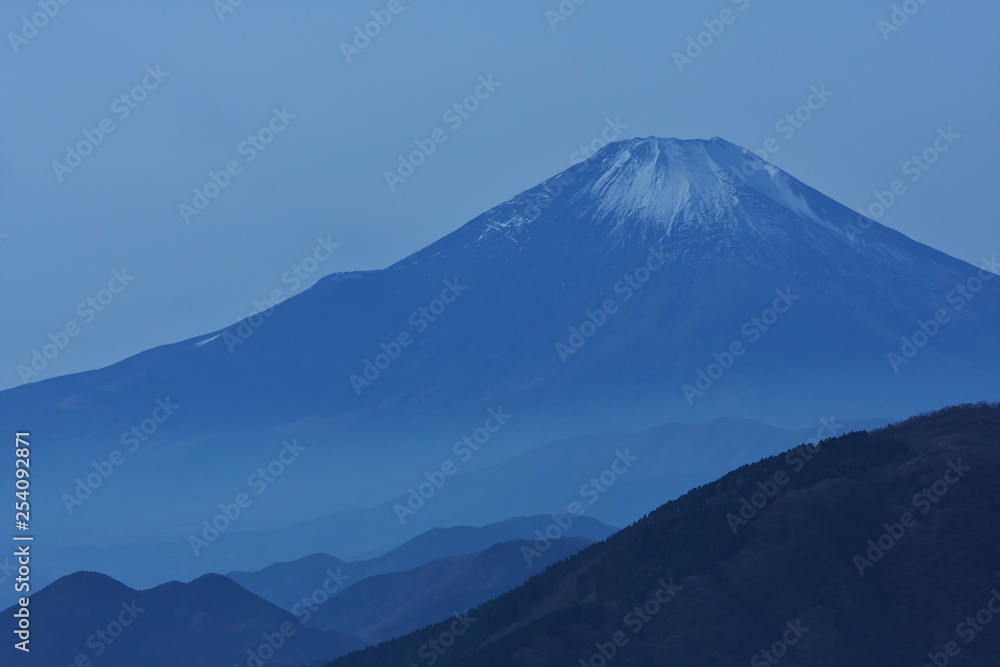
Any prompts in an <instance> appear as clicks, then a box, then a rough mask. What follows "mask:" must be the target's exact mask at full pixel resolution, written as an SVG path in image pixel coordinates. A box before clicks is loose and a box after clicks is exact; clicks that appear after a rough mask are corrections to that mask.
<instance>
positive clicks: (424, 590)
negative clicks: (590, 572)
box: [306, 537, 593, 644]
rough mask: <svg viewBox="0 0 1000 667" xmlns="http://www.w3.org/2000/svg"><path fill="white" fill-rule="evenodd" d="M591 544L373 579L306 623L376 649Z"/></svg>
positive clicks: (442, 562)
mask: <svg viewBox="0 0 1000 667" xmlns="http://www.w3.org/2000/svg"><path fill="white" fill-rule="evenodd" d="M591 544H593V542H591V541H590V540H588V539H586V538H581V537H569V538H557V539H555V540H547V539H543V540H513V541H510V542H502V543H500V544H496V545H494V546H492V547H490V548H489V549H486V550H485V551H481V552H479V553H470V554H461V555H459V556H450V557H448V558H441V559H439V560H436V561H434V562H432V563H428V564H427V565H423V566H421V567H418V568H415V569H412V570H407V571H405V572H393V573H391V574H379V575H374V576H371V577H367V578H366V579H364V580H362V581H360V582H359V583H358V584H356V585H354V586H352V587H350V588H349V589H347V590H345V591H344V592H343V593H341V594H339V595H337V596H335V597H333V598H332V599H331V600H330V601H329V602H327V603H326V604H323V605H319V606H318V607H317V609H316V611H315V613H313V614H311V615H309V617H308V620H307V621H306V624H307V625H310V626H312V627H317V628H322V629H323V630H331V631H337V632H342V633H345V634H349V635H351V636H354V637H357V638H358V639H361V640H363V641H365V642H367V643H371V644H375V643H378V642H381V641H385V640H387V639H392V638H393V637H398V636H400V635H403V634H405V633H407V632H411V631H413V630H416V629H418V628H422V627H424V626H426V625H429V624H431V623H435V622H437V621H440V620H443V619H446V618H448V617H450V616H454V615H457V614H460V613H461V612H464V611H466V610H467V609H469V608H471V607H476V606H478V605H480V604H482V603H483V602H486V601H488V600H491V599H493V598H495V597H497V596H498V595H501V594H503V593H506V592H507V591H509V590H511V589H512V588H515V587H516V586H519V585H520V584H522V583H524V581H525V580H526V579H528V578H529V577H531V576H532V575H535V574H538V573H539V572H541V571H542V570H544V569H545V568H546V567H548V566H549V565H552V564H553V563H557V562H559V561H560V560H562V559H564V558H566V557H568V556H571V555H573V554H575V553H576V552H578V551H580V550H581V549H583V548H584V547H587V546H589V545H591ZM307 609H308V608H307Z"/></svg>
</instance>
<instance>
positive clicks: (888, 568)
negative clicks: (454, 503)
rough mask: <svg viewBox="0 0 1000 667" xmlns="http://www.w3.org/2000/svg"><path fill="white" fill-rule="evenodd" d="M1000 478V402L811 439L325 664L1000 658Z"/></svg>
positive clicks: (713, 664) (523, 666) (692, 664)
mask: <svg viewBox="0 0 1000 667" xmlns="http://www.w3.org/2000/svg"><path fill="white" fill-rule="evenodd" d="M998 478H1000V406H997V405H985V404H980V405H964V406H960V407H952V408H947V409H944V410H941V411H939V412H935V413H932V414H927V415H922V416H919V417H915V418H912V419H910V420H907V421H905V422H902V423H900V424H896V425H893V426H891V427H888V428H886V429H881V430H878V431H873V432H870V433H866V432H855V433H850V434H847V435H843V436H841V437H838V438H834V439H830V440H825V441H823V442H821V443H820V445H819V446H818V447H816V448H813V447H810V446H803V447H800V448H797V449H795V450H792V451H789V452H787V453H786V454H783V455H780V456H776V457H771V458H768V459H765V460H762V461H759V462H758V463H755V464H752V465H746V466H743V467H741V468H739V469H737V470H735V471H733V472H731V473H730V474H728V475H726V476H725V477H723V478H721V479H719V480H718V481H716V482H713V483H711V484H708V485H705V486H702V487H700V488H697V489H695V490H693V491H691V492H690V493H688V494H686V495H684V496H683V497H681V498H679V499H678V500H676V501H673V502H670V503H667V504H666V505H663V506H662V507H660V508H658V509H656V510H655V511H653V512H652V513H650V514H649V515H648V516H646V517H644V518H643V519H642V520H640V521H638V522H636V523H635V524H633V525H632V526H629V527H628V528H626V529H625V530H623V531H621V532H619V533H617V534H616V535H614V536H612V537H611V538H609V539H608V540H606V541H605V542H603V543H600V544H597V545H594V546H592V547H589V548H587V549H585V550H584V551H582V552H580V553H579V554H577V555H575V556H573V557H571V558H570V559H568V560H566V561H564V562H562V563H559V564H557V565H555V566H553V567H551V568H549V569H548V570H546V571H545V572H543V573H542V574H540V575H539V576H536V577H533V578H532V579H530V580H529V581H528V582H526V583H525V584H524V585H523V586H521V587H519V588H517V589H515V590H513V591H511V592H510V593H508V594H506V595H503V596H501V597H499V598H497V599H496V600H493V601H491V602H489V603H487V604H485V605H482V606H480V607H478V608H476V609H473V610H471V611H470V612H469V613H468V614H466V615H464V616H462V617H461V618H458V619H456V620H449V621H447V622H444V623H439V624H437V625H434V626H430V627H428V628H424V629H423V630H421V631H418V632H416V633H413V634H411V635H407V636H406V637H402V638H399V639H396V640H393V641H390V642H387V643H385V644H382V645H380V646H378V647H375V648H370V649H367V650H365V651H361V652H357V653H353V654H350V655H348V656H344V657H342V658H340V659H338V660H336V661H334V662H333V663H331V665H333V666H335V667H362V666H364V667H375V666H378V667H381V666H383V665H410V664H418V665H420V664H428V665H429V664H432V663H433V664H436V665H468V666H470V667H471V666H476V667H489V666H497V667H499V666H503V667H512V666H519V667H529V666H536V665H537V666H539V667H541V666H543V665H544V666H550V667H558V666H561V665H565V666H567V667H569V666H574V667H577V666H579V665H603V664H606V663H607V664H614V665H620V666H621V667H635V666H639V665H643V666H645V665H665V664H670V665H683V666H684V667H701V666H704V667H723V666H726V665H746V664H748V663H749V664H751V665H771V664H777V663H778V662H781V661H782V659H784V664H787V665H810V666H812V665H816V666H820V665H829V666H830V667H834V666H841V665H853V666H856V667H868V666H871V667H881V666H883V665H922V664H924V663H930V664H945V662H943V661H953V662H954V664H956V665H957V664H962V665H967V666H982V667H985V666H986V665H994V666H995V665H997V664H998V659H997V656H998V655H1000V485H998V484H997V479H998ZM540 546H543V545H540ZM786 656H787V657H786ZM957 656H961V659H959V658H958V657H957ZM935 660H936V661H937V662H936V663H935Z"/></svg>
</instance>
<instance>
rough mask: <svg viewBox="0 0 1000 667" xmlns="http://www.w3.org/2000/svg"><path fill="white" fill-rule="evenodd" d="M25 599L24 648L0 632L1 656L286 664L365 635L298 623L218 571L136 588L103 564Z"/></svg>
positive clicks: (68, 661) (168, 664)
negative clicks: (27, 635)
mask: <svg viewBox="0 0 1000 667" xmlns="http://www.w3.org/2000/svg"><path fill="white" fill-rule="evenodd" d="M29 609H30V610H31V641H30V644H29V647H30V649H31V650H30V652H29V653H23V652H21V651H18V650H16V649H14V648H13V646H12V645H13V641H5V642H4V643H3V647H2V648H0V655H3V656H4V660H3V664H5V665H15V664H16V665H31V666H35V665H37V666H38V667H52V666H53V665H88V664H92V665H101V666H102V667H132V666H134V665H143V667H177V666H178V665H186V666H187V667H222V666H224V665H233V664H243V665H247V664H250V665H260V664H265V663H266V664H286V665H291V664H306V663H309V662H314V661H316V660H317V659H321V658H326V659H329V658H330V657H331V655H339V654H343V653H346V652H347V651H349V650H352V649H355V648H358V647H359V646H361V645H362V644H361V642H359V641H358V640H356V639H354V638H351V637H348V636H346V635H342V634H339V633H335V632H324V631H321V630H317V629H315V628H307V627H304V626H303V625H302V624H301V623H299V621H298V620H297V619H296V618H295V617H294V616H293V615H292V614H290V613H288V612H286V611H284V610H282V609H279V608H278V607H276V606H274V605H273V604H271V603H270V602H267V601H265V600H263V599H261V598H259V597H257V596H256V595H254V594H253V593H250V592H249V591H246V590H244V589H243V588H240V587H239V586H238V585H236V584H235V583H233V582H232V581H230V580H229V579H226V578H225V577H222V576H219V575H206V576H204V577H202V578H200V579H197V580H196V581H192V582H191V583H189V584H182V583H179V582H176V581H175V582H171V583H169V584H163V585H162V586H157V587H156V588H153V589H151V590H145V591H137V590H134V589H131V588H129V587H128V586H125V585H124V584H122V583H120V582H118V581H116V580H114V579H111V578H110V577H106V576H104V575H101V574H95V573H92V572H78V573H76V574H73V575H70V576H67V577H63V578H62V579H60V580H58V581H56V582H55V583H53V584H51V585H50V586H48V587H46V588H45V589H44V590H42V591H39V592H38V593H35V594H34V595H33V596H32V597H31V604H30V606H29ZM13 613H14V609H13V608H11V609H7V610H6V611H4V612H3V616H4V618H5V619H11V618H12V617H13ZM4 627H5V628H6V627H8V622H5V623H4ZM5 634H7V633H5ZM248 661H249V662H248Z"/></svg>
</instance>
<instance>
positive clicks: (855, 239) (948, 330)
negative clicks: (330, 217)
mask: <svg viewBox="0 0 1000 667" xmlns="http://www.w3.org/2000/svg"><path fill="white" fill-rule="evenodd" d="M989 266H992V265H989ZM994 275H995V274H994V273H991V272H990V271H988V270H985V269H980V268H979V267H975V266H972V265H970V264H967V263H965V262H962V261H959V260H957V259H954V258H952V257H949V256H947V255H945V254H943V253H940V252H938V251H936V250H934V249H932V248H929V247H927V246H924V245H922V244H920V243H917V242H916V241H913V240H911V239H909V238H907V237H905V236H903V235H902V234H899V233H897V232H895V231H893V230H891V229H888V228H886V227H884V226H881V225H879V224H877V223H875V222H874V221H872V220H868V219H865V218H861V217H859V216H858V215H857V214H856V213H855V212H853V211H851V210H850V209H848V208H846V207H844V206H842V205H841V204H838V203H837V202H835V201H833V200H831V199H829V198H828V197H826V196H824V195H822V194H821V193H820V192H818V191H816V190H814V189H812V188H811V187H809V186H807V185H805V184H803V183H801V182H799V181H797V180H795V179H794V178H793V177H791V176H789V175H788V174H786V173H784V172H782V171H781V170H779V169H777V168H776V167H774V166H773V165H771V164H769V163H767V162H766V161H764V160H761V159H760V158H758V157H756V156H755V155H753V154H751V153H750V152H748V151H746V150H745V149H742V148H740V147H738V146H735V145H733V144H731V143H729V142H727V141H724V140H722V139H713V140H709V141H702V140H691V141H684V140H676V139H658V138H652V137H651V138H645V139H630V140H627V141H622V142H617V143H614V144H611V145H609V146H607V147H606V148H604V149H602V150H601V151H599V152H598V153H596V154H595V155H594V156H593V157H591V158H589V159H587V160H586V161H584V162H582V163H580V164H577V165H575V166H573V167H571V168H570V169H568V170H566V171H565V172H563V173H561V174H558V175H556V176H554V177H553V178H551V179H549V180H547V181H545V182H544V183H541V184H539V185H538V186H536V187H534V188H531V189H530V190H527V191H525V192H523V193H521V194H518V195H516V196H515V197H513V198H511V199H510V200H508V201H506V202H504V203H502V204H499V205H498V206H495V207H494V208H492V209H490V210H488V211H486V212H485V213H483V214H482V215H480V216H478V217H477V218H475V219H473V220H472V221H470V222H468V223H467V224H465V225H463V226H462V227H461V228H459V229H458V230H456V231H455V232H453V233H452V234H449V235H448V236H446V237H444V238H442V239H440V240H439V241H437V242H435V243H433V244H432V245H430V246H428V247H427V248H424V249H423V250H421V251H419V252H417V253H414V254H413V255H411V256H409V257H407V258H405V259H403V260H401V261H400V262H397V263H396V264H394V265H392V266H390V267H388V268H385V269H382V270H377V271H361V272H351V273H339V274H334V275H331V276H328V277H327V278H325V279H323V280H321V281H320V282H319V283H318V284H316V285H315V286H314V287H313V288H311V289H309V290H307V291H306V292H304V293H302V294H300V295H298V296H296V297H295V298H292V299H289V300H287V301H285V302H283V303H281V304H279V305H277V306H276V307H274V308H273V309H268V310H266V311H265V313H263V314H260V315H258V316H255V317H252V318H249V319H248V320H245V321H243V322H239V323H235V324H234V325H233V326H231V327H227V328H226V329H223V330H220V331H215V332H208V333H206V334H205V335H204V336H199V337H197V338H194V339H191V340H187V341H182V342H179V343H176V344H173V345H166V346H163V347H159V348H156V349H153V350H149V351H147V352H144V353H142V354H139V355H136V356H134V357H131V358H129V359H126V360H124V361H122V362H120V363H118V364H115V365H113V366H110V367H107V368H103V369H100V370H96V371H93V372H88V373H80V374H76V375H71V376H67V377H62V378H56V379H52V380H48V381H44V382H39V383H37V384H29V385H25V386H22V387H19V388H16V389H12V390H8V391H5V392H2V393H0V415H3V417H2V423H3V425H5V426H6V427H7V430H8V432H12V431H14V430H23V429H24V428H25V426H26V425H28V426H29V427H30V428H31V429H32V431H33V437H34V438H36V440H37V441H38V442H39V443H44V446H43V447H39V448H38V449H37V450H36V451H35V453H34V457H35V464H36V465H37V466H38V467H39V468H40V469H44V470H45V474H44V475H40V476H39V477H38V479H37V481H36V482H35V484H36V486H35V489H36V490H37V495H36V496H35V497H36V499H37V500H36V509H37V512H38V516H39V517H40V518H39V519H38V520H37V522H36V527H37V529H38V530H39V531H45V533H46V534H48V535H51V536H53V538H52V539H53V541H54V544H52V547H53V550H54V551H53V552H52V553H53V558H51V559H50V560H49V561H48V562H47V564H45V565H42V564H40V565H39V567H40V568H44V567H49V568H51V570H50V571H49V572H48V576H50V577H51V576H54V575H55V574H62V573H65V572H68V571H72V570H75V569H80V565H79V560H77V558H78V556H77V555H76V554H91V555H93V556H94V557H95V558H97V559H98V560H100V561H101V562H110V563H112V566H113V571H114V572H115V573H116V574H117V573H118V572H119V571H120V572H128V574H129V575H130V576H133V575H135V574H137V573H136V569H138V564H139V563H140V561H141V560H144V559H141V558H137V557H136V555H135V554H139V553H148V554H150V558H152V559H155V558H157V557H158V555H160V556H162V555H163V554H168V553H169V554H170V556H169V557H168V560H169V561H171V562H176V563H180V562H181V561H182V560H184V561H185V562H184V563H183V565H184V567H186V568H189V569H197V570H199V571H206V570H207V569H209V566H208V563H209V562H210V561H211V560H212V559H213V558H216V557H221V555H222V554H225V557H224V558H223V560H227V559H229V558H230V556H231V554H247V553H252V550H248V549H246V548H243V547H242V546H241V547H240V548H233V549H232V551H225V548H224V547H223V546H222V545H223V542H222V540H223V539H233V536H235V535H236V534H242V535H244V536H248V535H250V534H256V535H258V536H259V535H263V534H264V533H268V534H270V535H271V536H272V537H273V536H274V533H273V532H269V531H273V530H277V529H279V528H282V527H286V526H289V525H291V524H297V525H298V524H301V523H302V522H306V523H308V522H309V521H311V520H317V521H318V520H321V519H322V518H323V517H329V516H331V515H337V516H339V517H341V518H342V519H343V518H344V517H353V518H354V520H353V521H345V522H342V523H341V524H339V525H341V527H347V526H349V527H350V529H349V530H341V531H340V532H339V533H338V534H339V535H340V536H342V537H343V536H347V535H349V537H350V540H351V541H352V542H353V543H354V544H355V548H356V549H358V551H359V552H360V553H366V552H374V551H378V550H380V549H381V550H384V549H385V548H387V547H389V546H392V545H394V544H399V543H401V542H402V541H404V540H406V539H408V538H410V537H412V536H414V535H415V534H417V533H419V532H422V531H423V530H426V529H428V528H431V527H433V526H434V525H448V523H449V521H450V523H451V524H454V523H473V524H480V525H481V524H483V523H487V522H489V521H494V520H497V519H499V518H502V517H509V516H512V515H514V514H537V513H541V512H547V511H555V510H556V509H558V508H550V507H549V506H550V504H551V502H552V498H551V495H550V494H548V493H547V492H548V489H549V485H548V484H547V483H546V480H561V479H562V475H563V472H564V471H563V465H562V464H561V463H560V462H558V461H553V460H552V459H546V460H544V463H541V462H540V463H539V465H538V466H536V467H533V466H528V467H523V466H522V467H519V468H518V470H519V471H521V472H517V473H515V477H510V476H508V475H496V476H492V477H490V476H488V475H483V474H481V476H480V477H478V478H477V482H476V483H477V485H478V490H479V491H481V492H482V493H481V495H480V496H479V497H478V499H477V503H476V504H473V505H470V506H468V507H466V508H464V509H463V511H464V514H463V515H462V516H461V517H456V516H455V514H454V513H455V512H456V511H457V510H456V508H459V507H463V506H461V505H460V504H454V503H443V502H442V499H443V497H444V496H443V495H442V496H438V497H437V498H436V499H435V498H427V502H426V503H424V504H425V505H426V507H422V508H421V509H420V510H419V512H417V513H416V514H415V515H414V516H413V517H411V518H412V519H413V521H412V522H410V521H409V520H405V521H404V520H403V519H400V520H398V521H397V519H396V510H395V509H394V505H395V503H396V502H398V501H399V499H400V498H406V497H407V496H408V495H412V493H416V492H417V491H411V489H413V490H416V489H419V488H421V485H423V484H425V483H431V484H433V486H434V487H435V488H436V489H440V492H441V493H442V494H444V493H446V492H447V491H448V489H449V488H451V487H450V486H449V485H451V484H452V482H453V481H455V482H457V480H458V479H460V478H462V476H465V475H468V474H470V473H472V472H475V471H482V470H485V469H486V468H487V467H489V466H491V465H496V464H500V463H501V462H502V461H504V460H507V459H510V458H511V457H514V456H525V457H527V458H526V459H522V460H529V459H530V454H529V453H530V452H532V451H534V450H535V449H536V448H538V447H541V446H542V445H545V444H546V443H548V442H551V441H553V440H556V439H561V438H567V437H571V436H574V437H575V436H588V435H594V434H599V433H617V432H629V433H635V432H638V431H642V430H643V429H647V428H650V427H653V426H655V425H657V424H663V423H665V422H684V423H698V422H707V421H709V420H711V419H713V418H723V417H724V418H731V417H738V418H752V419H755V420H758V421H761V422H764V423H769V424H772V425H775V426H781V427H786V428H791V427H794V428H803V427H805V426H807V425H815V424H817V423H818V421H819V419H820V418H826V417H828V416H830V415H835V416H836V417H838V418H840V419H844V418H847V417H850V418H854V419H863V418H879V417H885V418H895V417H901V416H904V415H906V414H911V413H913V412H917V411H919V410H922V409H929V408H932V407H937V406H940V405H944V404H949V403H956V402H961V401H968V400H984V399H988V400H996V399H997V398H1000V385H998V383H997V382H996V374H995V369H996V368H998V362H1000V281H994V280H992V278H993V276H994ZM265 305H266V304H265ZM15 419H16V423H15V421H14V420H15ZM293 440H294V442H293ZM669 447H671V448H677V450H678V456H679V457H682V458H683V457H685V456H686V455H687V454H686V453H685V452H684V451H683V450H684V448H685V444H684V441H683V439H681V440H679V441H676V442H672V443H671V444H670V445H669ZM614 450H615V448H614V447H612V448H611V451H609V452H608V453H609V454H610V456H609V457H607V458H608V464H610V463H611V461H612V460H613V457H614V456H615V454H614ZM116 451H117V452H118V455H117V456H116V455H114V454H113V453H114V452H116ZM110 457H114V459H113V461H114V462H109V461H111V458H110ZM540 461H542V460H540ZM109 466H110V467H109ZM269 470H270V471H271V472H268V471H269ZM260 471H263V472H260ZM523 471H528V472H527V473H526V474H528V475H530V476H531V478H532V480H533V482H532V484H530V485H526V484H521V483H520V481H519V479H518V478H517V476H516V475H520V474H522V472H523ZM601 472H602V469H597V470H594V471H593V472H590V471H588V472H587V473H586V474H587V475H588V477H585V478H584V479H581V480H579V481H574V482H573V484H574V485H575V486H576V487H577V488H579V486H580V485H582V484H583V483H585V482H586V481H587V479H588V478H589V475H591V474H600V473H601ZM275 473H277V474H275ZM94 475H97V476H96V477H95V476H94ZM706 478H707V477H706V476H705V470H704V469H699V470H696V471H693V472H692V473H691V476H690V477H687V478H682V479H678V480H677V483H678V485H679V486H680V487H681V488H687V487H689V486H692V485H693V484H694V483H698V482H700V481H704V479H706ZM466 479H468V477H466ZM91 481H93V483H91ZM438 482H441V484H440V485H439V484H438ZM651 487H655V482H654V483H653V484H650V485H649V486H645V487H642V488H636V489H632V490H631V491H629V492H630V493H633V494H635V495H634V496H633V502H631V504H630V505H629V507H640V506H641V507H649V506H654V505H655V504H657V503H659V502H662V501H663V500H664V498H662V497H655V498H650V497H649V496H648V495H647V494H649V493H650V491H649V490H650V488H651ZM423 488H424V489H428V488H429V487H426V486H425V487H423ZM623 488H631V487H629V486H628V485H623V486H621V487H619V488H618V491H619V492H624V491H622V489H623ZM511 489H517V490H516V492H515V491H511ZM240 494H247V497H248V498H249V499H250V500H251V501H252V505H248V506H247V507H245V508H243V510H242V511H241V512H240V515H239V517H238V518H237V519H236V520H234V521H232V522H231V523H232V525H231V526H228V527H227V529H226V531H225V535H224V537H223V538H220V541H219V542H211V543H209V546H208V548H207V549H201V550H199V549H197V548H195V547H194V546H191V538H192V537H199V536H201V539H204V540H205V541H206V542H208V540H207V539H205V537H204V536H205V531H206V529H205V523H204V522H206V521H208V522H211V521H212V520H213V519H214V517H216V516H217V515H218V514H219V512H221V511H223V510H222V509H220V504H221V505H222V506H228V505H227V504H232V503H233V502H235V499H236V498H237V497H239V495H240ZM436 494H437V491H429V490H428V491H426V493H425V495H427V496H432V495H436ZM498 498H504V499H511V502H512V503H513V502H515V501H516V502H518V503H521V504H522V509H518V510H517V511H510V510H508V509H507V508H505V507H498V505H497V503H498V501H497V499H498ZM571 500H573V498H566V499H565V500H564V502H569V501H571ZM414 504H417V502H416V501H414ZM526 506H530V507H526ZM379 507H383V508H385V509H386V510H388V514H385V516H384V517H383V515H382V514H378V515H377V516H378V517H379V518H378V520H372V517H373V516H376V515H374V514H372V513H370V512H369V510H371V508H379ZM379 512H382V510H381V509H380V510H379ZM405 518H406V517H404V519H405ZM421 522H423V523H421ZM220 523H222V522H220ZM209 532H210V531H209ZM165 543H168V544H170V545H175V546H176V549H177V551H178V552H179V554H180V555H178V553H174V552H172V551H171V550H170V549H165V548H164V547H163V546H162V545H164V544H165ZM269 544H275V542H273V541H272V542H269ZM277 544H281V543H280V542H279V543H277ZM125 546H128V547H129V549H130V551H123V550H122V548H123V547H125ZM289 550H290V551H291V553H289V555H288V556H286V557H288V558H292V557H298V556H304V555H306V554H308V553H313V552H317V551H329V550H331V549H330V548H329V547H327V546H325V545H321V544H316V543H308V544H299V543H296V544H295V545H294V548H292V546H291V545H289ZM123 553H129V554H130V555H129V556H128V557H127V558H126V557H121V556H120V555H119V554H123ZM338 553H345V552H342V551H338ZM56 554H58V556H57V555H56ZM345 555H346V553H345ZM116 559H117V560H116ZM273 560H274V559H272V560H271V561H270V562H273ZM188 561H189V562H188ZM265 562H269V561H265ZM260 565H263V563H259V564H255V565H252V567H259V566H260ZM247 566H248V565H247V564H246V563H233V565H231V566H229V567H226V568H224V569H227V570H228V569H230V568H231V567H241V568H245V567H247ZM218 569H223V568H218ZM38 574H39V576H40V577H42V576H43V575H44V574H45V573H44V570H40V571H39V572H38Z"/></svg>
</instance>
